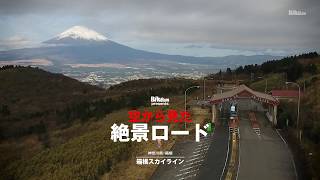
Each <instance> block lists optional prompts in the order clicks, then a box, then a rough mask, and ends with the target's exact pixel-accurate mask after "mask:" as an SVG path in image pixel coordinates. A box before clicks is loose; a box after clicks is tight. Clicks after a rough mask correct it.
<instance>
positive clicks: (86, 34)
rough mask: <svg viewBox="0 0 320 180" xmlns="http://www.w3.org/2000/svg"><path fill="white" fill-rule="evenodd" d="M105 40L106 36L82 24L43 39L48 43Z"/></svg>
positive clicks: (106, 39)
mask: <svg viewBox="0 0 320 180" xmlns="http://www.w3.org/2000/svg"><path fill="white" fill-rule="evenodd" d="M75 41H76V43H79V42H81V41H82V42H85V41H87V42H88V41H89V42H105V41H108V38H107V37H105V36H104V35H102V34H99V33H98V32H96V31H94V30H92V29H89V28H87V27H84V26H73V27H71V28H69V29H67V30H66V31H64V32H62V33H60V34H58V35H57V36H56V37H54V38H53V39H50V40H48V41H45V42H44V43H49V44H70V43H71V42H75Z"/></svg>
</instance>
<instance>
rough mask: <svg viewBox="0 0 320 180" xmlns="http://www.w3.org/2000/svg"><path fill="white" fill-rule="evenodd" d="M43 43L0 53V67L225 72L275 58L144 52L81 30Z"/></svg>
mask: <svg viewBox="0 0 320 180" xmlns="http://www.w3.org/2000/svg"><path fill="white" fill-rule="evenodd" d="M43 43H44V44H46V45H45V46H41V47H36V48H24V49H14V50H9V51H0V63H1V61H14V60H29V59H48V60H50V61H52V62H53V64H54V65H65V64H72V63H75V64H76V63H84V64H95V63H120V64H139V63H140V64H159V63H160V64H166V63H167V64H168V63H170V64H171V65H172V64H174V65H176V66H177V67H178V68H179V67H180V66H181V64H180V63H187V64H194V65H200V64H202V65H215V66H217V67H222V68H225V67H228V66H233V65H235V64H237V65H245V64H260V63H261V62H263V61H266V60H270V59H277V57H275V56H269V55H255V56H241V55H239V56H226V57H193V56H182V55H168V54H161V53H155V52H148V51H143V50H139V49H134V48H131V47H128V46H125V45H122V44H119V43H117V42H114V41H112V40H110V39H108V38H107V37H105V36H104V35H102V34H100V33H98V32H96V31H94V30H91V29H89V28H86V27H83V26H74V27H71V28H70V29H67V30H65V31H63V32H62V33H60V34H58V35H56V36H55V37H54V38H52V39H49V40H47V41H44V42H43ZM48 44H49V45H48Z"/></svg>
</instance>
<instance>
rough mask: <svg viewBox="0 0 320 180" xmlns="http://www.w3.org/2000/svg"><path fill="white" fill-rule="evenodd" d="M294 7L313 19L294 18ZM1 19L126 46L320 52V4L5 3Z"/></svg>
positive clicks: (204, 0)
mask: <svg viewBox="0 0 320 180" xmlns="http://www.w3.org/2000/svg"><path fill="white" fill-rule="evenodd" d="M290 9H295V10H303V11H305V12H306V13H307V15H306V16H288V10H290ZM0 15H2V16H3V18H2V20H1V19H0V25H1V27H4V28H7V30H4V31H6V32H9V31H12V30H14V31H17V32H19V31H20V29H23V31H28V32H31V31H33V32H34V31H37V29H35V27H32V26H30V27H26V26H23V27H22V26H20V25H19V24H21V23H19V22H21V21H28V22H29V24H35V25H36V27H38V28H41V32H45V31H47V32H48V33H47V34H50V35H52V34H55V33H58V31H59V32H60V31H63V30H65V29H64V28H68V27H70V26H72V25H75V24H77V23H80V24H82V25H86V26H89V27H92V28H94V29H96V30H98V31H99V32H102V33H104V34H105V33H107V34H108V37H110V38H113V39H114V40H117V41H120V42H126V41H143V42H149V43H151V44H152V43H181V44H186V43H188V44H193V46H194V47H193V49H194V50H196V49H197V48H195V47H196V46H199V44H214V45H215V46H216V47H217V48H219V47H220V48H224V47H232V48H233V49H244V50H246V49H248V50H252V49H262V50H263V49H274V52H275V51H276V50H280V51H282V50H285V49H289V50H290V49H292V50H295V49H300V50H302V49H303V50H310V49H320V38H319V37H320V31H318V29H320V18H319V17H320V2H319V1H318V0H304V1H301V0H241V2H240V1H239V0H197V1H194V0H161V1H152V0H151V1H150V0H134V1H133V0H92V1H89V0H78V1H63V0H56V1H52V0H24V1H22V0H2V1H0ZM39 17H41V18H42V20H41V18H39ZM18 19H19V21H18ZM39 19H40V20H39ZM45 21H46V22H45ZM5 24H10V25H11V26H10V27H6V26H5ZM0 34H1V32H0ZM48 38H51V37H48ZM189 48H192V47H191V46H190V47H189ZM199 48H200V47H198V49H199ZM265 51H266V50H265ZM285 51H286V50H285ZM269 52H272V51H269Z"/></svg>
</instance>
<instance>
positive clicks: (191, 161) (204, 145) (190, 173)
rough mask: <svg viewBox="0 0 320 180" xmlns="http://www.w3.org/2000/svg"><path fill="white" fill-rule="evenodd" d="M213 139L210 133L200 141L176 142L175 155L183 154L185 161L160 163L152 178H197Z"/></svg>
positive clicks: (162, 179) (165, 179) (161, 179)
mask: <svg viewBox="0 0 320 180" xmlns="http://www.w3.org/2000/svg"><path fill="white" fill-rule="evenodd" d="M212 141H213V136H211V135H210V136H207V137H205V138H201V139H200V142H195V141H185V142H178V143H176V144H175V146H174V147H173V155H174V156H183V157H185V159H184V160H185V161H184V162H183V163H182V164H181V165H173V164H172V165H167V164H166V165H159V166H158V168H157V169H156V171H155V173H154V174H153V176H152V177H151V179H153V180H168V179H196V178H197V175H198V173H199V170H200V167H201V165H202V163H203V162H204V161H205V159H206V155H207V152H208V149H209V148H210V146H211V144H212Z"/></svg>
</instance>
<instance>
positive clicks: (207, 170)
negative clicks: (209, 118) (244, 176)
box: [198, 126, 229, 180]
mask: <svg viewBox="0 0 320 180" xmlns="http://www.w3.org/2000/svg"><path fill="white" fill-rule="evenodd" d="M213 137H214V139H213V141H212V144H211V146H210V148H209V151H208V155H207V157H206V161H205V162H204V163H203V165H202V166H201V170H200V172H199V176H198V179H201V180H205V179H211V180H215V179H217V180H219V179H220V176H221V174H222V171H223V168H224V165H225V161H226V156H227V152H228V138H229V131H228V127H227V126H219V127H217V128H216V130H215V134H214V135H213Z"/></svg>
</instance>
